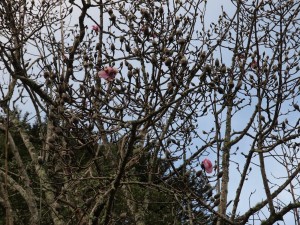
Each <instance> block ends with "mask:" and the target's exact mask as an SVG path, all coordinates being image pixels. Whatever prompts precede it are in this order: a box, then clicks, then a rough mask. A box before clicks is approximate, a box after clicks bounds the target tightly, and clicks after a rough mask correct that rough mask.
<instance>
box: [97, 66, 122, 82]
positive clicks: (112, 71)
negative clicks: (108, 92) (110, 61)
mask: <svg viewBox="0 0 300 225" xmlns="http://www.w3.org/2000/svg"><path fill="white" fill-rule="evenodd" d="M117 73H118V70H117V69H116V68H114V67H110V66H106V67H105V68H104V70H101V71H99V72H98V76H99V77H101V78H103V79H105V80H107V81H113V80H114V79H115V77H116V74H117Z"/></svg>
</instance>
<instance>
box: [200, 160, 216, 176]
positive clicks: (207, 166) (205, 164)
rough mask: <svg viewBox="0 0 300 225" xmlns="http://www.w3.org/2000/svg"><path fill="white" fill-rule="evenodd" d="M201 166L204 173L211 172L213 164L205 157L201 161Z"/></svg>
mask: <svg viewBox="0 0 300 225" xmlns="http://www.w3.org/2000/svg"><path fill="white" fill-rule="evenodd" d="M201 167H202V168H203V169H205V171H206V173H211V172H212V171H213V165H212V163H211V161H210V160H209V159H207V158H206V159H204V160H203V161H202V163H201Z"/></svg>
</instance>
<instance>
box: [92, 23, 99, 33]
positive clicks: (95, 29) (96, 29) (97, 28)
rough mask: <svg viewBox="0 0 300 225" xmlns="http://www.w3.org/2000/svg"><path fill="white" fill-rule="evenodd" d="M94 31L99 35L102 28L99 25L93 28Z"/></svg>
mask: <svg viewBox="0 0 300 225" xmlns="http://www.w3.org/2000/svg"><path fill="white" fill-rule="evenodd" d="M92 30H93V31H95V32H96V34H98V32H99V30H100V27H99V26H98V25H93V26H92Z"/></svg>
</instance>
